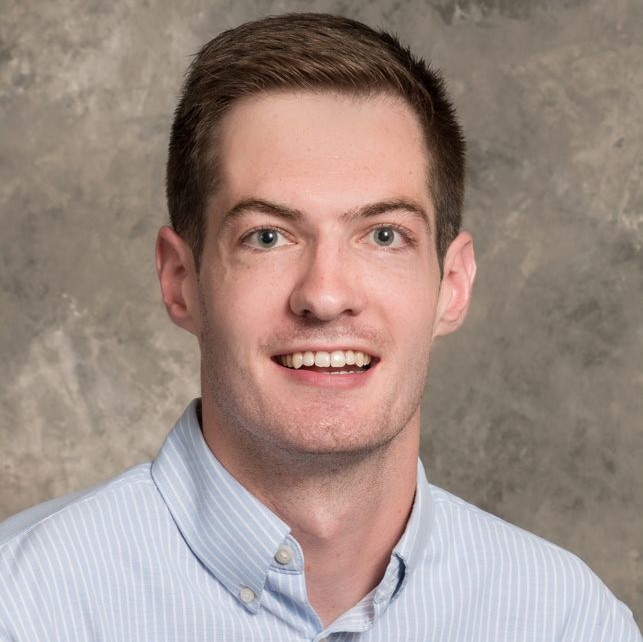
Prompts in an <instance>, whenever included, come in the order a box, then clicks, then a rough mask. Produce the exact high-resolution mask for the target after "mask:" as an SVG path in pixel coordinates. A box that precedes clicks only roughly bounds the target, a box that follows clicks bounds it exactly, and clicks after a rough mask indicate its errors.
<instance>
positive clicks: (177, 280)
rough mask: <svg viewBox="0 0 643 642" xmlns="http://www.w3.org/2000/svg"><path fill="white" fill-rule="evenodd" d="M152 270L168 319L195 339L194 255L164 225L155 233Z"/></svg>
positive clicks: (198, 326)
mask: <svg viewBox="0 0 643 642" xmlns="http://www.w3.org/2000/svg"><path fill="white" fill-rule="evenodd" d="M156 271H157V273H158V276H159V282H160V284H161V294H162V296H163V303H164V304H165V309H166V310H167V313H168V314H169V315H170V319H172V321H173V322H174V323H176V325H178V326H179V327H181V328H183V329H185V330H187V331H188V332H191V333H192V334H194V335H196V336H197V337H198V336H199V333H200V329H201V314H200V308H199V295H198V278H197V276H198V275H197V271H196V266H195V263H194V256H193V254H192V250H191V248H190V247H189V246H188V244H187V243H186V242H185V241H184V240H183V239H182V238H181V237H180V236H179V235H178V234H177V233H176V232H175V231H174V230H173V229H172V228H171V227H168V226H164V227H162V228H161V229H160V230H159V233H158V237H157V239H156Z"/></svg>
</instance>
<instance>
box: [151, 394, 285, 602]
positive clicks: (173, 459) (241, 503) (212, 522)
mask: <svg viewBox="0 0 643 642" xmlns="http://www.w3.org/2000/svg"><path fill="white" fill-rule="evenodd" d="M198 403H199V400H195V401H193V402H192V403H191V404H190V405H189V406H188V408H187V409H186V411H185V412H184V413H183V415H182V416H181V418H180V419H179V420H178V422H177V423H176V425H175V427H174V429H173V430H172V432H171V433H170V434H169V435H168V437H167V439H166V441H165V443H164V444H163V447H162V448H161V451H160V453H159V455H158V457H157V458H156V460H155V461H154V462H153V464H152V478H153V479H154V482H155V484H156V486H157V488H158V490H159V492H160V494H161V496H162V497H163V500H164V501H165V503H166V505H167V507H168V509H169V511H170V513H171V514H172V517H173V519H174V521H175V522H176V524H177V526H178V528H179V530H180V531H181V533H182V535H183V537H184V538H185V541H186V542H187V544H188V546H189V547H190V548H191V549H192V551H193V552H194V554H195V555H196V556H197V557H198V558H199V560H200V561H201V562H202V563H203V564H204V565H205V567H206V568H207V569H208V570H209V571H210V572H211V573H212V574H213V575H214V576H215V577H216V578H217V579H218V580H219V581H220V582H222V583H223V584H224V585H225V586H226V588H227V589H228V590H229V591H230V592H231V593H232V594H233V595H235V596H236V597H237V598H238V599H239V600H240V601H241V602H242V603H243V604H244V606H245V607H246V608H248V609H249V610H251V611H256V610H257V609H258V608H259V602H260V599H261V594H262V591H263V588H264V584H265V581H266V576H267V574H268V569H269V567H270V565H271V564H272V563H273V561H274V560H273V557H274V555H275V553H276V552H277V550H278V548H279V546H280V545H281V544H282V543H283V542H284V540H285V539H286V537H287V535H288V534H289V532H290V528H289V527H288V526H287V525H286V524H285V523H284V522H283V521H282V520H281V519H279V517H277V516H276V515H275V514H274V513H273V512H272V511H271V510H270V509H268V508H267V507H266V506H264V505H263V504H262V503H261V502H260V501H259V500H258V499H257V498H256V497H254V495H252V494H251V493H250V492H248V491H247V490H246V489H245V488H244V487H243V486H242V485H241V484H240V483H239V482H238V481H236V479H234V478H233V477H232V475H230V473H228V471H227V470H226V469H225V468H224V467H223V466H222V465H221V464H220V463H219V461H218V460H217V459H216V457H215V456H214V455H213V454H212V452H211V451H210V449H209V447H208V445H207V444H206V442H205V440H204V438H203V435H202V433H201V426H200V424H199V419H198V417H197V407H198ZM248 589H250V590H251V591H252V593H253V594H254V595H255V596H256V598H257V599H254V600H253V599H249V598H248V596H249V595H250V596H251V595H252V594H250V593H248Z"/></svg>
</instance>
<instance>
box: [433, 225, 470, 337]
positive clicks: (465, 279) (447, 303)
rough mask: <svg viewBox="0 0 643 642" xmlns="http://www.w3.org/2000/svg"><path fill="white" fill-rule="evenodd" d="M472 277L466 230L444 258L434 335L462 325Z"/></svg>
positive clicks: (437, 335) (448, 332) (448, 331)
mask: <svg viewBox="0 0 643 642" xmlns="http://www.w3.org/2000/svg"><path fill="white" fill-rule="evenodd" d="M475 276H476V258H475V254H474V251H473V239H472V238H471V234H469V233H468V232H461V233H460V234H459V235H458V236H457V237H456V238H455V239H454V240H453V242H452V243H451V245H450V246H449V249H448V250H447V253H446V256H445V257H444V273H443V276H442V283H441V284H440V294H439V296H438V306H437V314H436V320H435V324H434V326H433V336H434V337H439V336H444V335H446V334H450V333H451V332H453V331H454V330H457V329H458V328H459V327H460V326H461V325H462V323H463V321H464V319H465V317H466V316H467V312H468V310H469V303H470V302H471V291H472V289H473V281H474V279H475Z"/></svg>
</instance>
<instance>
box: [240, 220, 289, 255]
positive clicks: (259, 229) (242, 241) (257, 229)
mask: <svg viewBox="0 0 643 642" xmlns="http://www.w3.org/2000/svg"><path fill="white" fill-rule="evenodd" d="M265 230H274V231H275V232H279V234H281V235H282V236H284V237H285V238H287V239H288V240H291V239H290V235H289V234H288V232H286V231H285V230H283V229H282V228H280V227H278V226H276V225H257V226H256V227H253V228H252V229H250V230H248V231H247V232H246V233H245V234H244V235H243V236H242V237H241V239H240V240H239V245H244V244H245V242H246V241H247V240H248V239H249V238H250V237H251V236H252V235H253V234H256V233H257V232H263V231H265ZM245 247H246V248H247V249H248V250H251V251H252V252H265V251H266V250H262V249H260V248H258V247H252V246H250V245H245Z"/></svg>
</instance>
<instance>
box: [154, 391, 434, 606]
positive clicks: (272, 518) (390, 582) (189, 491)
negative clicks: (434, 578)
mask: <svg viewBox="0 0 643 642" xmlns="http://www.w3.org/2000/svg"><path fill="white" fill-rule="evenodd" d="M199 403H200V401H199V400H198V399H197V400H194V401H193V402H192V403H191V404H190V405H189V406H188V407H187V409H186V411H185V412H184V413H183V415H182V416H181V418H180V419H179V420H178V422H177V423H176V425H175V426H174V429H173V430H172V431H171V432H170V434H169V435H168V437H167V439H166V441H165V443H164V444H163V447H162V448H161V451H160V453H159V455H158V457H157V458H156V459H155V461H154V462H153V464H152V478H153V479H154V482H155V484H156V486H157V488H158V490H159V493H160V494H161V496H162V497H163V500H164V501H165V503H166V505H167V507H168V509H169V511H170V513H171V514H172V517H173V519H174V521H175V522H176V524H177V526H178V528H179V530H180V531H181V533H182V535H183V537H184V538H185V540H186V542H187V544H188V545H189V546H190V548H191V549H192V551H193V552H194V554H195V555H196V556H197V557H198V558H199V560H200V561H201V562H202V563H203V564H204V566H205V567H206V568H207V569H208V570H209V571H210V572H211V573H212V574H213V575H214V576H215V577H216V578H217V579H218V580H219V581H221V582H222V583H223V584H224V585H225V586H226V588H227V589H228V590H229V591H230V592H231V593H232V594H233V595H235V596H236V597H237V598H238V599H239V600H240V601H241V602H242V603H243V604H244V606H245V607H246V608H248V609H249V610H250V611H254V612H256V610H257V609H258V608H259V602H260V600H261V594H262V591H263V588H264V585H265V582H266V577H267V574H268V570H269V568H270V566H271V565H273V563H274V556H275V554H276V552H277V551H278V549H279V547H280V546H283V545H289V546H293V545H294V546H295V548H296V549H298V545H297V544H296V542H294V540H293V539H292V538H291V537H289V534H290V528H289V527H288V525H287V524H285V523H284V522H283V521H282V520H281V519H280V518H279V517H277V515H275V514H274V513H273V512H272V511H271V510H270V509H269V508H268V507H267V506H265V505H264V504H262V503H261V502H260V501H259V500H258V499H257V498H256V497H255V496H254V495H252V494H251V493H250V492H249V491H248V490H246V489H245V488H244V487H243V486H242V485H241V484H240V483H239V482H238V481H237V480H236V479H234V477H232V475H230V473H228V471H227V470H226V469H225V468H224V467H223V465H222V464H221V463H220V462H219V461H218V460H217V459H216V457H215V456H214V455H213V454H212V452H211V451H210V449H209V447H208V445H207V444H206V442H205V440H204V438H203V435H202V433H201V426H200V423H199V419H198V416H197V408H198V404H199ZM432 524H433V504H432V499H431V491H430V489H429V484H428V482H427V479H426V475H425V472H424V468H423V466H422V463H421V462H420V461H419V460H418V468H417V488H416V493H415V499H414V502H413V508H412V511H411V515H410V517H409V521H408V523H407V526H406V529H405V531H404V533H403V535H402V537H401V538H400V540H399V542H398V543H397V545H396V546H395V548H394V550H393V553H392V555H391V563H390V564H389V566H388V569H387V571H386V574H385V577H384V579H383V580H382V582H381V583H380V585H379V586H378V588H377V589H376V590H375V592H374V594H373V599H374V601H375V603H376V604H377V603H382V604H385V603H388V602H389V601H390V599H392V598H393V597H395V596H396V595H398V594H399V593H400V591H401V590H402V588H403V586H404V584H406V582H407V581H408V577H409V574H410V573H411V572H413V570H414V569H415V568H416V567H417V566H418V565H419V564H420V563H421V559H422V557H423V555H424V552H425V550H426V545H427V542H428V541H429V537H430V533H431V529H432ZM296 552H297V553H298V554H299V551H296ZM246 589H250V590H251V591H252V592H253V593H254V595H255V596H256V597H257V599H255V600H251V601H247V595H248V593H247V590H246ZM244 598H246V599H244Z"/></svg>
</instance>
